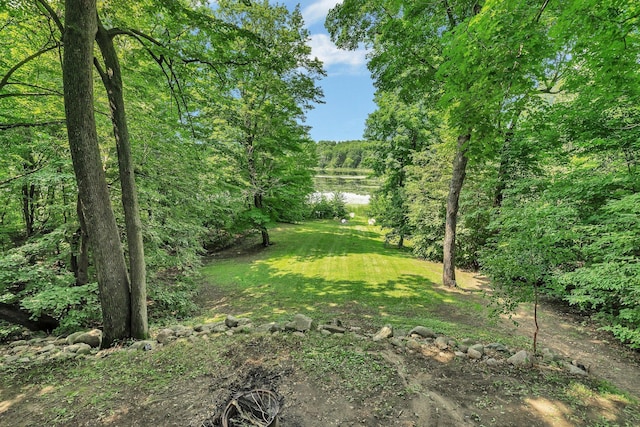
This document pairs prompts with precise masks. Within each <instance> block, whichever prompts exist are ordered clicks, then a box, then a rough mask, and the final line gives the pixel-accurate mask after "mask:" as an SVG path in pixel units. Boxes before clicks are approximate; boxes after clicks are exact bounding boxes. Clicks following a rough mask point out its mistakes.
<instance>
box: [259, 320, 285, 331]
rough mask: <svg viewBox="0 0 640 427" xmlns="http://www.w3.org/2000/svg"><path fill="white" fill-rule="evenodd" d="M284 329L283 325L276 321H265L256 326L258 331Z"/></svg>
mask: <svg viewBox="0 0 640 427" xmlns="http://www.w3.org/2000/svg"><path fill="white" fill-rule="evenodd" d="M281 330H282V326H281V325H280V324H279V323H276V322H270V323H265V324H262V325H260V326H258V327H257V328H256V331H258V332H271V333H273V332H278V331H281Z"/></svg>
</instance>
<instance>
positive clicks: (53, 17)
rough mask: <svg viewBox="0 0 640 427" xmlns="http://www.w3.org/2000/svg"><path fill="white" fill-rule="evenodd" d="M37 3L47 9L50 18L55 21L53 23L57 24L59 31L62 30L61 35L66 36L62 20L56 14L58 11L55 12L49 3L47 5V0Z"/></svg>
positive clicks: (39, 0)
mask: <svg viewBox="0 0 640 427" xmlns="http://www.w3.org/2000/svg"><path fill="white" fill-rule="evenodd" d="M36 2H37V3H39V4H40V5H41V6H42V7H44V8H45V10H46V11H47V13H48V14H49V17H51V19H53V22H55V23H56V26H57V27H58V30H60V34H64V25H62V21H61V20H60V17H58V14H56V11H55V10H53V8H52V7H51V6H50V5H49V3H47V1H46V0H36Z"/></svg>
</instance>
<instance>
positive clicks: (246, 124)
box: [210, 0, 324, 246]
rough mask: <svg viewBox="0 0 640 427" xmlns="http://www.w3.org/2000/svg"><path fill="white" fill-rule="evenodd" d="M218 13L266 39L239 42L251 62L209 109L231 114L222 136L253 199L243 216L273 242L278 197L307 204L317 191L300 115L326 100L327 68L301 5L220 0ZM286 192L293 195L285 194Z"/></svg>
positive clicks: (248, 197)
mask: <svg viewBox="0 0 640 427" xmlns="http://www.w3.org/2000/svg"><path fill="white" fill-rule="evenodd" d="M216 14H217V15H218V16H219V17H220V18H221V19H222V20H224V21H226V22H229V23H231V24H234V25H236V26H238V27H239V28H242V29H244V30H247V31H250V32H252V33H254V34H256V35H257V37H258V39H259V40H258V42H257V43H256V42H255V41H250V40H246V39H238V40H237V41H236V43H235V45H234V46H233V47H232V49H233V50H234V51H242V52H245V54H246V55H247V57H248V58H249V59H250V62H248V63H247V64H246V65H243V66H241V67H237V68H235V69H233V70H231V72H230V73H229V75H228V76H227V79H228V81H227V82H225V83H226V94H227V97H226V99H225V100H224V101H223V102H222V104H221V105H211V107H210V108H211V111H212V112H213V114H214V116H215V117H223V118H224V119H225V126H224V128H225V129H226V131H224V134H223V135H222V138H223V141H220V142H222V143H223V144H222V147H224V149H225V150H226V151H227V153H228V154H230V155H231V158H232V159H233V161H234V162H235V164H236V165H237V167H238V170H239V171H240V173H239V174H238V176H237V178H238V179H237V185H239V186H241V187H244V191H245V194H246V200H247V209H246V211H245V212H244V218H245V220H246V221H248V222H249V224H251V226H252V227H253V228H256V229H257V230H259V231H260V233H261V235H262V244H263V245H264V246H268V245H269V244H270V237H269V232H268V227H267V226H268V224H269V223H270V222H272V221H273V220H275V219H277V217H278V215H277V214H278V211H280V212H281V213H282V212H283V209H279V208H278V207H277V204H278V201H279V200H283V199H287V198H288V199H291V197H292V196H293V195H294V193H296V194H297V196H295V198H296V199H298V200H299V201H300V203H302V202H303V201H304V199H305V197H306V195H307V194H308V193H309V192H310V191H311V176H310V173H309V169H310V167H311V166H312V162H313V158H310V157H309V155H312V153H310V152H309V151H310V150H309V149H308V148H309V145H310V144H309V143H310V139H309V137H308V133H307V129H306V128H305V127H304V126H302V125H301V124H300V123H299V121H302V120H304V114H305V111H306V110H308V109H309V108H310V107H311V103H312V102H318V101H320V98H321V96H322V91H321V89H320V88H319V87H317V86H316V80H317V79H318V78H319V77H320V76H322V75H323V74H324V71H323V70H322V65H321V63H320V61H318V60H317V59H312V58H310V54H311V51H310V48H309V46H308V45H307V44H306V42H307V40H308V38H309V34H308V31H307V30H306V29H304V27H303V24H304V23H303V20H302V14H301V13H300V9H299V7H297V8H296V9H295V10H294V11H292V12H289V11H288V10H287V8H286V7H284V6H280V5H278V6H273V5H270V4H269V2H268V1H266V0H264V1H261V2H253V3H252V4H251V5H250V6H247V5H245V4H238V3H237V2H234V1H220V2H218V9H217V10H216ZM214 142H216V141H215V139H214ZM222 147H221V148H222ZM313 154H314V153H313ZM296 177H297V178H296ZM285 192H289V194H288V196H289V197H281V195H282V194H284V193H285Z"/></svg>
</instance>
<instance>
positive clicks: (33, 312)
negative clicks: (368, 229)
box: [0, 0, 640, 348]
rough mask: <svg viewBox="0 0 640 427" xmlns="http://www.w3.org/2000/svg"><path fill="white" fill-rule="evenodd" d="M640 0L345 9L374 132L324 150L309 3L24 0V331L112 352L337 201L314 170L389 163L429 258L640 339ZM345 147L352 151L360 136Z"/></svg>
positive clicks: (397, 232) (0, 293) (403, 232)
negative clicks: (204, 271)
mask: <svg viewBox="0 0 640 427" xmlns="http://www.w3.org/2000/svg"><path fill="white" fill-rule="evenodd" d="M639 23H640V5H639V4H638V3H637V2H635V1H632V0H603V1H595V0H586V1H578V0H572V1H566V2H560V3H556V2H549V1H540V0H539V1H533V0H503V1H490V0H487V1H483V2H482V1H481V2H478V1H475V0H445V1H442V2H414V1H403V0H345V1H344V2H342V3H339V4H337V5H336V6H335V7H334V8H333V9H332V10H331V11H330V13H329V15H328V18H327V21H326V27H327V29H328V30H329V32H330V35H331V38H332V39H333V41H334V42H335V43H336V44H337V45H338V46H339V47H341V48H343V49H356V48H357V47H358V46H361V45H365V46H367V47H368V48H369V49H370V53H369V63H368V66H369V69H370V71H371V74H372V76H373V78H374V82H375V87H376V95H375V102H376V105H377V110H376V111H375V112H373V113H372V114H371V115H370V116H369V118H368V120H367V123H366V131H365V135H364V139H365V140H364V141H356V142H353V143H349V144H347V143H334V142H331V141H321V142H319V143H317V144H316V143H315V142H314V141H312V140H311V138H310V137H309V129H308V128H307V127H306V126H305V125H304V122H303V119H304V117H305V114H306V112H307V111H308V110H309V109H310V108H312V106H313V104H314V103H316V102H320V101H321V100H322V96H323V94H322V90H321V88H320V86H319V81H320V79H321V78H322V77H323V76H324V75H325V72H324V70H323V66H322V63H321V62H320V61H319V60H317V59H316V58H314V57H312V56H311V55H310V54H311V48H310V47H309V46H308V44H307V42H308V38H309V34H308V31H307V30H306V29H305V27H304V22H303V19H302V15H301V12H300V8H299V7H298V8H296V9H294V10H293V11H288V10H287V8H285V7H284V6H282V5H277V4H275V3H274V2H269V1H267V0H260V1H258V0H237V1H234V0H218V1H216V2H215V7H211V5H210V3H209V2H206V1H204V2H200V1H187V0H163V1H159V0H141V1H137V2H126V1H118V0H109V1H104V2H99V3H96V1H95V0H66V1H64V2H62V1H58V0H31V1H27V0H23V1H6V0H0V34H2V39H1V40H2V41H1V42H0V149H1V150H2V156H1V157H0V318H1V319H3V320H4V321H5V322H8V323H4V324H3V325H4V326H2V334H3V336H2V337H0V338H6V337H10V336H11V334H13V333H15V332H16V331H17V330H18V329H17V326H16V325H22V326H27V327H29V328H36V329H38V328H39V329H52V328H55V329H56V330H57V331H58V332H60V333H62V332H71V331H74V330H77V329H81V328H86V327H90V326H96V325H100V326H101V327H102V328H103V329H104V333H105V341H104V342H105V343H106V345H110V344H112V343H114V342H116V341H118V340H121V339H126V338H130V337H133V338H144V337H146V336H147V335H148V334H149V332H148V323H149V319H151V321H152V322H153V321H154V320H156V319H161V318H166V317H172V318H181V317H184V316H187V315H188V314H189V313H190V311H191V310H192V309H193V295H194V293H195V290H196V288H197V280H198V271H199V267H200V263H201V257H202V255H203V254H204V253H205V252H206V251H211V250H215V249H217V248H221V247H225V246H228V245H230V244H233V242H234V241H235V240H236V239H238V238H239V237H241V236H243V235H245V234H246V233H251V232H255V233H258V234H259V235H260V237H261V242H262V245H263V246H265V247H266V246H269V245H270V244H271V243H272V242H271V241H270V236H269V229H270V228H271V227H272V226H273V225H274V224H276V223H278V222H296V221H302V220H305V219H308V218H309V217H311V216H312V213H313V212H314V211H315V209H314V207H313V206H311V205H310V202H309V198H308V196H309V195H310V194H311V193H312V192H313V184H312V176H313V168H315V167H320V168H331V167H334V168H336V167H363V166H365V167H367V168H370V169H371V170H372V171H373V174H375V175H376V176H378V177H380V178H381V180H382V183H383V184H382V186H381V188H380V189H379V190H378V191H377V193H376V194H375V195H374V197H373V199H372V203H371V206H370V211H371V215H373V216H374V217H375V218H376V220H377V221H378V222H377V224H378V225H381V226H382V227H384V228H385V230H387V231H388V232H389V235H390V236H391V237H393V238H395V239H396V241H397V242H398V245H400V246H402V245H403V244H404V242H405V239H410V240H411V242H412V247H413V250H414V253H415V256H417V257H420V258H424V259H428V260H434V261H438V262H442V263H443V276H442V283H443V284H444V285H446V286H451V287H455V286H456V285H457V282H456V275H455V273H456V270H455V268H456V267H458V268H465V269H472V270H478V271H481V272H482V273H483V274H485V275H486V276H487V277H488V278H489V279H490V281H491V284H492V287H493V289H494V294H493V295H494V298H495V299H496V303H497V310H498V311H504V312H509V311H510V310H512V309H513V307H514V306H515V305H517V304H518V303H520V302H533V301H535V302H537V301H538V299H539V298H542V297H545V298H551V299H554V300H559V301H563V302H564V303H566V304H568V305H570V306H572V307H575V308H576V309H577V310H579V311H581V312H583V313H585V314H588V315H593V316H595V317H596V318H598V319H599V320H600V321H601V322H602V325H604V327H605V328H606V329H607V330H608V331H610V332H611V333H612V334H613V335H614V336H615V337H616V338H617V339H619V340H620V341H621V342H623V343H625V344H627V345H629V346H630V347H632V348H640V194H639V189H640V175H639V171H638V162H639V161H640V158H639V157H640V107H639V106H640V67H638V64H639V61H640V38H639V37H640V32H639ZM343 144H344V145H343Z"/></svg>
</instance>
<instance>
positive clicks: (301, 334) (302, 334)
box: [291, 331, 304, 338]
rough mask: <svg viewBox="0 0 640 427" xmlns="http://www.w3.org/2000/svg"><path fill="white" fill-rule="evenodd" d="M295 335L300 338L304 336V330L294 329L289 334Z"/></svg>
mask: <svg viewBox="0 0 640 427" xmlns="http://www.w3.org/2000/svg"><path fill="white" fill-rule="evenodd" d="M291 335H293V336H295V337H300V338H304V332H300V331H295V332H294V333H293V334H291Z"/></svg>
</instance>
